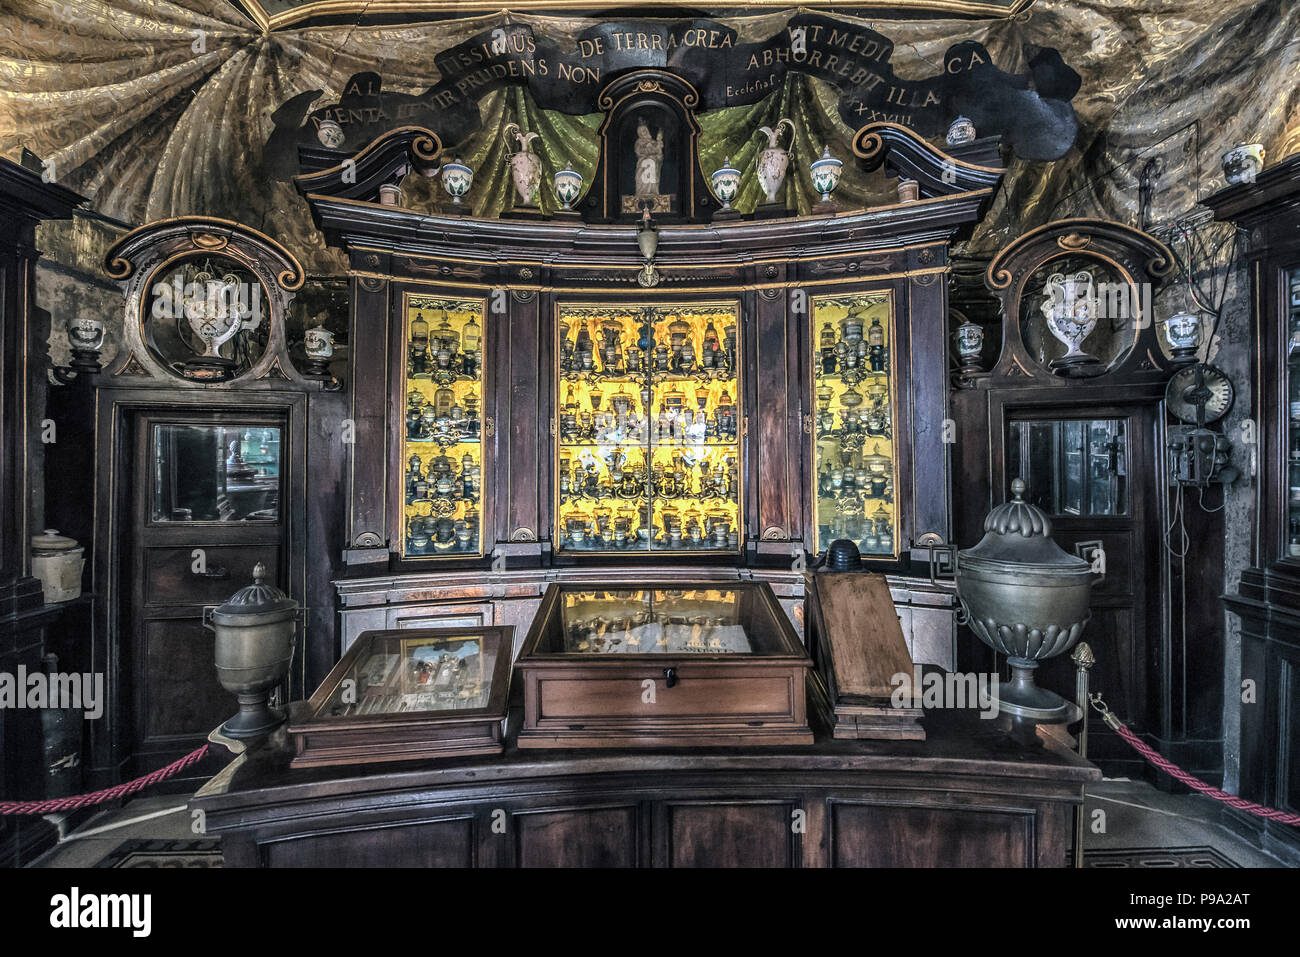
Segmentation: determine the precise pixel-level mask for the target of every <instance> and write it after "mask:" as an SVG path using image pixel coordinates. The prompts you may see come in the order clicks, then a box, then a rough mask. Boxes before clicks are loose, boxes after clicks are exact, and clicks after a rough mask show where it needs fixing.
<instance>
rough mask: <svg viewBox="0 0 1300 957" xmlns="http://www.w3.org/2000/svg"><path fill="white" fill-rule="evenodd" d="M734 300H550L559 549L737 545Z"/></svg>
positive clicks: (729, 548)
mask: <svg viewBox="0 0 1300 957" xmlns="http://www.w3.org/2000/svg"><path fill="white" fill-rule="evenodd" d="M739 315H740V313H739V304H738V303H736V302H719V303H689V304H687V303H682V304H671V303H656V304H627V303H625V304H617V305H586V304H582V305H578V304H561V305H559V306H558V307H557V316H556V328H557V330H558V332H557V337H558V343H557V348H556V353H555V354H556V360H557V370H556V372H557V374H556V377H555V381H556V384H557V395H556V409H557V421H556V423H555V454H556V471H555V476H556V479H555V528H554V536H555V537H554V542H555V545H556V550H557V551H559V552H569V553H600V554H624V555H628V554H631V555H635V554H650V553H652V552H661V551H668V552H674V553H707V552H714V553H718V552H722V553H734V552H738V551H739V550H740V548H741V546H742V544H743V538H744V530H743V528H742V518H741V515H742V512H741V494H742V489H743V488H744V476H743V475H742V474H741V473H742V465H741V463H742V462H743V450H742V441H743V431H744V426H743V423H744V416H743V410H742V408H741V404H742V399H741V382H740V355H741V353H740V350H741V343H740V339H739V332H738V328H739V321H738V320H739Z"/></svg>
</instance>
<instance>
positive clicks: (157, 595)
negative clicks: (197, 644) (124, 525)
mask: <svg viewBox="0 0 1300 957" xmlns="http://www.w3.org/2000/svg"><path fill="white" fill-rule="evenodd" d="M200 550H201V551H202V552H203V556H202V563H201V564H200V563H199V559H198V557H197V556H196V555H195V554H194V553H195V551H200ZM258 562H262V563H264V564H265V565H266V581H267V582H268V583H269V584H272V585H276V586H277V587H279V588H283V587H284V584H283V583H282V582H280V581H279V577H280V571H279V570H280V548H279V546H277V545H206V546H198V545H196V546H192V547H185V548H161V547H155V548H146V549H145V550H144V600H145V603H146V604H149V605H218V604H220V603H222V602H224V601H225V600H226V599H227V598H229V597H230V596H231V595H233V594H234V593H235V592H236V591H238V590H239V589H241V588H243V587H244V586H245V585H249V584H252V581H253V566H254V565H256V564H257V563H258Z"/></svg>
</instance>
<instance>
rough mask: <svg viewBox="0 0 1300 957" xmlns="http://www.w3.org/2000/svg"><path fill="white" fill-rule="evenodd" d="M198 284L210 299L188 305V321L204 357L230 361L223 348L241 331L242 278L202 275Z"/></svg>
mask: <svg viewBox="0 0 1300 957" xmlns="http://www.w3.org/2000/svg"><path fill="white" fill-rule="evenodd" d="M194 281H195V283H196V284H197V286H198V287H199V288H200V289H202V290H206V291H207V295H206V297H202V298H198V299H191V300H189V301H188V302H186V304H185V321H186V322H188V323H189V326H190V328H191V329H192V330H194V335H195V336H197V337H198V340H199V341H200V342H201V343H202V344H203V352H202V353H200V357H201V358H203V359H211V360H217V361H219V362H223V363H224V362H228V361H229V360H227V359H225V357H223V356H222V355H221V352H220V349H221V347H222V346H223V345H225V344H226V343H227V342H229V341H230V340H231V339H233V338H234V336H235V333H237V332H238V331H239V324H240V320H241V318H242V317H241V316H240V310H239V306H238V303H239V298H238V295H237V294H236V292H235V287H236V286H237V285H238V283H239V277H238V276H235V275H233V274H232V275H227V276H223V277H222V278H221V279H220V280H217V279H215V278H213V277H212V276H211V275H209V274H208V273H204V272H200V273H198V274H196V275H195V277H194Z"/></svg>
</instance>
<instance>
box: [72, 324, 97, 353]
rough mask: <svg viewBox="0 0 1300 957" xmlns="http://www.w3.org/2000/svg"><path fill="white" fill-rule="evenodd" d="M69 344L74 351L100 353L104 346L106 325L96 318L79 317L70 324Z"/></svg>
mask: <svg viewBox="0 0 1300 957" xmlns="http://www.w3.org/2000/svg"><path fill="white" fill-rule="evenodd" d="M68 342H69V343H70V344H71V345H72V348H73V349H86V350H90V351H95V352H97V351H99V349H101V348H103V345H104V323H103V321H102V320H100V319H98V318H96V317H95V316H78V317H77V318H75V319H72V320H70V321H69V322H68Z"/></svg>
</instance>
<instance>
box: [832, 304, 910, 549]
mask: <svg viewBox="0 0 1300 957" xmlns="http://www.w3.org/2000/svg"><path fill="white" fill-rule="evenodd" d="M812 334H813V337H814V341H813V348H812V364H813V368H812V379H811V381H812V386H813V400H814V409H815V411H814V412H813V423H812V432H813V440H812V441H813V465H814V469H813V482H814V485H813V489H812V503H813V525H814V537H813V550H814V552H816V553H818V554H820V553H821V552H822V551H824V550H825V549H826V546H827V545H829V544H830V543H831V542H832V541H834V540H836V539H839V538H848V539H852V540H853V541H854V542H856V543H857V545H858V548H859V550H860V551H861V552H862V555H863V557H864V558H897V557H898V553H899V542H898V516H899V508H898V501H897V498H896V495H895V489H896V487H897V483H898V462H897V451H898V450H897V445H896V443H895V438H894V436H895V432H894V419H895V410H896V396H895V381H894V371H893V364H892V355H891V354H892V351H893V344H894V322H893V300H892V298H891V296H890V294H889V293H887V292H871V293H853V294H852V295H847V296H819V297H814V298H813V300H812Z"/></svg>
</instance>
